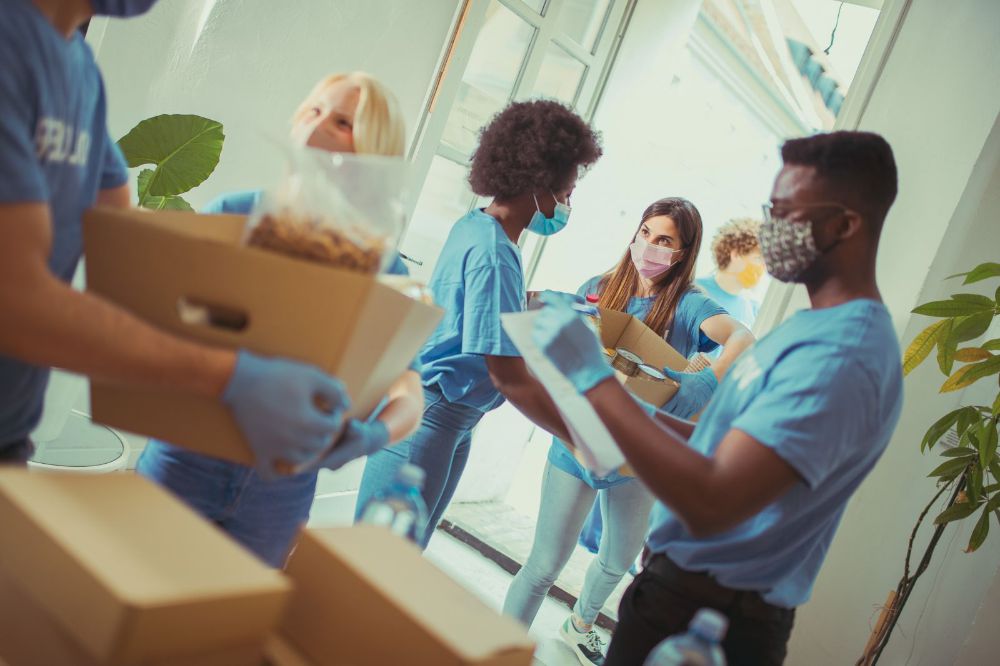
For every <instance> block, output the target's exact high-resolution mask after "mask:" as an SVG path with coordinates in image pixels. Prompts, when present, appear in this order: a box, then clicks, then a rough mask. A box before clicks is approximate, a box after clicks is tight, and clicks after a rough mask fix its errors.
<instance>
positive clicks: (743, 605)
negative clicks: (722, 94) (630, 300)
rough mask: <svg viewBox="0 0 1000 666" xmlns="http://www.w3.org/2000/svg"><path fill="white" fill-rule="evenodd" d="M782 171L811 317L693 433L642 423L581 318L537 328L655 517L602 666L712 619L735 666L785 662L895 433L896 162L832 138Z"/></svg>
mask: <svg viewBox="0 0 1000 666" xmlns="http://www.w3.org/2000/svg"><path fill="white" fill-rule="evenodd" d="M782 158H783V159H784V166H783V168H782V169H781V172H780V173H779V174H778V177H777V179H776V181H775V184H774V189H773V191H772V194H771V202H770V203H769V204H768V205H766V206H765V209H764V213H765V220H764V224H763V225H762V228H761V237H760V241H761V249H762V252H763V254H764V259H765V262H766V263H767V268H768V270H769V271H770V273H771V274H772V275H773V276H774V277H776V278H778V279H779V280H782V281H785V282H799V283H803V284H805V286H806V288H807V290H808V292H809V298H810V301H811V304H812V308H811V309H808V310H803V311H801V312H797V313H795V314H794V315H792V316H791V317H790V318H789V319H788V320H786V321H785V322H784V323H782V324H781V325H780V326H778V327H777V328H775V329H774V330H773V331H771V332H770V333H769V334H768V335H767V336H765V337H764V338H762V339H761V340H759V341H758V342H757V343H756V345H754V347H752V348H751V349H749V350H748V351H747V352H746V353H744V355H743V356H742V357H741V358H740V360H739V361H737V362H736V363H735V364H734V366H733V367H732V369H730V371H729V374H728V375H727V377H726V379H725V380H724V381H723V382H722V384H721V385H720V386H719V388H718V390H717V391H716V394H715V396H714V397H713V399H712V402H711V403H710V404H709V406H708V409H707V410H706V411H705V412H704V414H703V415H702V417H701V420H700V421H699V423H698V424H697V425H695V424H692V423H689V422H684V421H680V420H678V419H675V418H672V417H668V416H666V415H664V414H656V416H655V419H652V418H644V409H643V407H641V406H640V405H639V404H638V403H637V402H636V401H635V400H633V399H632V398H631V397H629V395H628V394H627V393H626V392H625V390H624V389H623V388H622V387H621V385H620V384H619V383H618V382H617V381H615V380H614V377H613V375H612V373H611V372H610V370H608V369H607V367H608V366H607V363H605V362H604V360H603V358H602V353H601V349H600V348H599V346H598V344H597V343H596V342H595V341H594V336H593V334H589V331H588V330H587V328H586V325H585V324H584V323H583V322H582V321H580V319H579V317H578V316H577V315H575V313H574V312H573V311H572V310H571V309H570V308H568V307H566V306H565V305H564V304H562V303H556V304H555V305H554V306H552V307H547V308H545V309H543V310H542V312H541V313H540V314H539V316H538V320H537V323H536V327H535V331H534V334H535V339H536V342H538V344H539V345H540V346H542V348H543V349H545V351H546V354H547V355H548V356H549V358H550V359H551V360H552V361H553V362H554V363H555V364H556V365H557V366H558V367H559V368H560V370H561V371H562V372H563V373H564V374H565V375H566V376H567V377H568V378H569V379H570V380H571V381H572V382H573V384H574V386H575V387H576V388H577V389H578V390H580V391H581V392H582V393H585V394H586V396H587V398H588V399H589V401H590V402H591V404H592V405H593V406H594V408H595V409H596V411H597V413H598V414H599V415H600V417H601V419H602V420H603V422H604V423H605V425H606V426H607V427H608V430H609V431H610V432H611V434H612V435H613V436H614V438H615V440H616V441H617V442H618V444H619V446H620V447H621V450H622V452H623V453H624V455H625V457H626V458H627V460H628V462H629V464H630V465H631V466H632V467H633V469H635V471H636V473H637V474H638V475H639V477H640V478H641V479H642V480H643V482H645V484H646V485H647V486H648V487H649V489H650V490H651V491H652V492H653V494H654V495H656V496H657V498H658V499H659V500H660V503H658V504H657V506H656V507H655V508H654V510H653V518H652V521H651V522H652V524H653V528H652V531H651V533H650V536H649V540H648V545H649V549H650V556H649V557H648V558H647V561H646V566H645V568H644V570H643V571H642V572H641V573H640V574H639V576H637V577H636V579H635V581H634V582H633V583H632V585H631V586H630V587H629V589H628V591H627V592H626V594H625V596H624V597H623V599H622V602H621V607H620V609H619V616H618V627H617V630H616V632H615V634H614V636H613V638H612V641H611V646H610V648H609V651H608V656H607V660H606V662H605V664H606V665H607V666H622V665H625V664H634V665H636V666H638V665H640V664H642V662H643V660H644V659H645V658H646V655H647V654H648V653H649V651H650V650H651V649H652V648H653V647H654V646H655V645H656V644H657V643H659V642H660V641H661V640H663V639H664V638H665V637H667V636H669V635H671V634H675V633H679V632H683V631H684V630H685V629H686V628H687V625H688V622H689V621H690V620H691V618H692V616H693V615H694V613H695V611H696V610H697V609H698V608H702V607H710V608H715V609H717V610H719V611H721V612H722V613H724V614H725V615H726V616H727V617H728V618H729V630H728V633H727V635H726V638H725V641H724V643H723V648H724V650H725V652H726V657H727V660H728V662H729V664H730V665H731V666H738V665H740V664H753V665H754V666H760V665H765V664H780V663H782V662H783V660H784V658H785V654H786V645H787V642H788V637H789V634H790V632H791V629H792V622H793V619H794V614H795V607H796V606H798V605H800V604H802V603H803V602H805V601H806V600H807V599H808V598H809V594H810V591H811V589H812V585H813V582H814V581H815V579H816V576H817V574H818V572H819V568H820V565H821V564H822V562H823V558H824V556H825V554H826V552H827V550H828V548H829V546H830V542H831V540H832V539H833V535H834V533H835V532H836V529H837V525H838V523H839V521H840V518H841V516H842V515H843V513H844V507H845V506H846V504H847V501H848V500H849V499H850V497H851V495H852V494H853V493H854V491H855V490H856V489H857V487H858V486H859V485H860V484H861V482H862V481H863V480H864V479H865V477H866V476H867V474H868V473H869V472H870V471H871V469H872V467H873V466H874V465H875V463H876V462H877V461H878V459H879V457H880V456H881V454H882V451H883V450H884V449H885V446H886V445H887V444H888V442H889V438H890V436H891V435H892V432H893V430H894V428H895V425H896V422H897V421H898V419H899V413H900V408H901V405H902V369H901V367H900V361H899V358H900V352H899V346H898V342H897V339H896V334H895V332H894V330H893V326H892V321H891V319H890V316H889V312H888V310H887V309H886V307H885V305H883V303H882V301H881V297H880V295H879V290H878V286H877V284H876V281H875V259H876V251H877V248H878V240H879V234H880V232H881V229H882V223H883V221H884V219H885V216H886V213H888V211H889V207H890V206H891V205H892V202H893V200H894V199H895V196H896V167H895V163H894V160H893V156H892V150H891V149H890V147H889V145H888V144H887V143H886V142H885V140H884V139H883V138H882V137H880V136H878V135H875V134H869V133H863V132H835V133H832V134H822V135H818V136H813V137H808V138H803V139H795V140H792V141H789V142H787V143H786V144H785V145H784V147H783V148H782ZM588 334H589V336H588ZM646 412H647V413H651V412H652V410H651V409H649V408H648V407H647V408H646Z"/></svg>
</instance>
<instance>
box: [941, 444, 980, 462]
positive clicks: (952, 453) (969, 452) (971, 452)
mask: <svg viewBox="0 0 1000 666" xmlns="http://www.w3.org/2000/svg"><path fill="white" fill-rule="evenodd" d="M941 457H942V458H967V459H968V460H972V459H973V458H977V457H979V453H978V452H977V451H976V450H975V449H971V448H969V447H967V446H956V447H954V448H951V449H945V450H944V451H942V452H941Z"/></svg>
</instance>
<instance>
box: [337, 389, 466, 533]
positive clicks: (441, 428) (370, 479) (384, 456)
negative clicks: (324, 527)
mask: <svg viewBox="0 0 1000 666" xmlns="http://www.w3.org/2000/svg"><path fill="white" fill-rule="evenodd" d="M483 414H484V412H482V411H480V410H479V409H476V408H475V407H469V406H467V405H461V404H458V403H454V402H448V401H447V400H446V399H445V397H444V395H442V394H441V390H440V389H439V388H438V387H437V386H436V385H431V386H425V387H424V414H423V417H422V418H421V420H420V426H419V427H418V428H417V430H416V432H414V433H413V434H412V435H410V436H409V437H407V438H406V439H404V440H403V441H401V442H399V443H397V444H395V445H393V446H389V447H386V448H384V449H382V450H380V451H377V452H375V453H373V454H372V455H370V456H368V460H367V461H366V462H365V471H364V475H363V476H362V477H361V487H360V488H359V489H358V502H357V505H356V506H355V510H354V520H355V521H357V520H359V519H360V518H361V512H362V510H364V507H365V505H366V504H367V503H368V501H369V500H370V499H371V498H372V496H373V495H375V493H377V492H379V491H381V490H385V489H386V488H388V487H389V486H390V485H391V484H392V482H393V481H394V480H395V478H396V473H397V472H398V471H399V469H400V468H401V467H402V466H403V465H405V464H406V463H412V464H414V465H417V466H418V467H421V468H423V470H424V472H425V473H426V475H427V476H426V478H425V479H424V489H423V493H422V494H423V498H424V502H425V503H426V504H427V515H428V520H427V527H426V529H425V530H424V533H423V536H422V537H421V538H420V539H418V541H417V543H418V545H419V546H420V547H421V548H427V543H428V542H429V541H430V540H431V535H433V534H434V530H435V529H436V528H437V524H438V522H440V520H441V516H442V515H444V512H445V509H447V508H448V504H449V503H450V502H451V498H452V496H454V494H455V488H456V487H458V482H459V480H460V479H461V478H462V472H463V471H464V470H465V463H466V462H467V461H468V459H469V448H470V447H471V445H472V430H473V428H475V427H476V425H477V424H478V423H479V421H480V420H482V418H483Z"/></svg>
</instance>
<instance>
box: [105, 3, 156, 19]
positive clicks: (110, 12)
mask: <svg viewBox="0 0 1000 666" xmlns="http://www.w3.org/2000/svg"><path fill="white" fill-rule="evenodd" d="M90 4H91V5H92V6H93V8H94V14H96V15H97V16H117V17H120V18H127V17H129V16H138V15H140V14H145V13H146V12H148V11H149V9H150V7H152V6H153V5H155V4H156V0H90Z"/></svg>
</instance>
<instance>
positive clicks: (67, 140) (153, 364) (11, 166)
mask: <svg viewBox="0 0 1000 666" xmlns="http://www.w3.org/2000/svg"><path fill="white" fill-rule="evenodd" d="M153 4H154V0H91V1H90V2H88V1H87V0H74V1H65V0H5V1H4V2H3V3H2V4H0V61H2V62H3V67H0V321H2V322H3V323H2V325H0V462H10V463H18V464H23V463H24V462H25V461H26V460H27V459H28V458H30V457H31V455H32V453H33V451H34V447H33V445H32V444H31V440H30V435H31V432H32V430H33V429H34V428H35V427H36V426H37V425H38V422H39V420H40V419H41V415H42V403H43V399H44V395H45V387H46V385H47V383H48V378H49V368H51V367H58V368H63V369H65V370H69V371H71V372H77V373H80V374H83V375H89V376H90V377H92V378H95V379H99V380H101V381H105V382H114V383H117V384H124V385H134V386H156V387H170V388H172V389H175V390H181V391H190V392H192V393H196V394H199V395H205V396H212V397H218V398H219V399H221V400H223V401H224V402H225V403H226V404H227V405H228V406H229V408H230V409H231V410H232V412H233V416H234V417H235V419H236V422H237V424H238V425H239V427H240V428H241V430H242V431H243V433H244V434H245V435H246V437H247V439H248V441H249V443H250V446H251V448H252V449H253V451H254V453H255V454H256V456H257V460H258V462H259V464H260V465H261V466H262V468H270V466H271V465H272V464H273V462H274V461H276V460H279V459H284V460H287V461H289V462H292V463H297V462H302V461H305V460H307V459H309V458H310V457H312V456H314V455H316V453H317V452H319V451H321V450H322V448H323V447H325V446H327V445H328V443H329V440H330V438H331V437H333V436H334V435H335V433H336V432H337V430H338V428H339V427H340V422H341V414H342V413H343V409H344V406H345V404H346V401H347V396H346V393H345V392H344V391H343V388H342V386H341V385H340V383H339V382H337V381H335V380H334V379H333V378H331V377H328V376H327V375H325V374H324V373H322V372H320V371H319V370H318V369H316V368H313V367H310V366H306V365H303V364H300V363H296V362H292V361H285V360H281V359H265V358H261V357H259V356H256V355H254V354H249V353H246V352H239V353H234V352H233V351H230V350H221V349H214V348H211V347H207V346H204V345H200V344H195V343H191V342H187V341H184V340H181V339H179V338H175V337H174V336H172V335H169V334H167V333H165V332H162V331H159V330H157V329H155V328H153V327H151V326H149V325H147V324H145V323H143V322H142V321H140V320H138V319H136V318H135V317H133V316H131V315H130V314H128V313H127V312H125V311H123V310H121V309H119V308H117V307H115V306H113V305H111V304H110V303H107V302H106V301H104V300H102V299H100V298H99V297H97V296H94V295H92V294H87V293H80V292H77V291H74V290H73V289H72V288H71V287H70V285H69V282H70V280H71V279H72V277H73V273H74V271H75V270H76V266H77V263H78V262H79V259H80V254H81V252H82V249H83V248H82V234H81V217H82V215H83V212H84V211H85V210H86V209H87V208H90V207H91V206H93V205H95V204H100V205H109V206H120V207H127V206H129V202H130V194H129V187H128V184H127V182H126V181H127V178H128V172H127V166H126V164H125V161H124V159H123V158H122V155H121V152H120V151H119V150H118V147H117V146H116V145H115V143H114V142H113V141H112V140H111V138H110V137H109V136H108V131H107V125H106V106H105V96H104V87H103V84H102V82H101V75H100V72H99V71H98V69H97V64H96V63H95V62H94V56H93V54H92V53H91V51H90V47H89V46H87V44H86V42H84V39H83V37H82V36H81V34H80V32H79V28H80V26H82V25H83V24H85V23H86V22H87V21H88V20H89V19H90V18H91V17H92V16H94V15H98V14H100V15H108V16H119V17H125V16H133V15H136V14H141V13H143V12H144V11H146V10H147V9H149V8H150V7H151V6H152V5H153ZM316 397H322V398H323V399H325V400H326V401H327V402H328V404H329V405H331V406H332V407H333V413H330V414H326V413H324V412H322V411H321V410H319V409H318V408H317V407H315V406H314V399H315V398H316Z"/></svg>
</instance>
